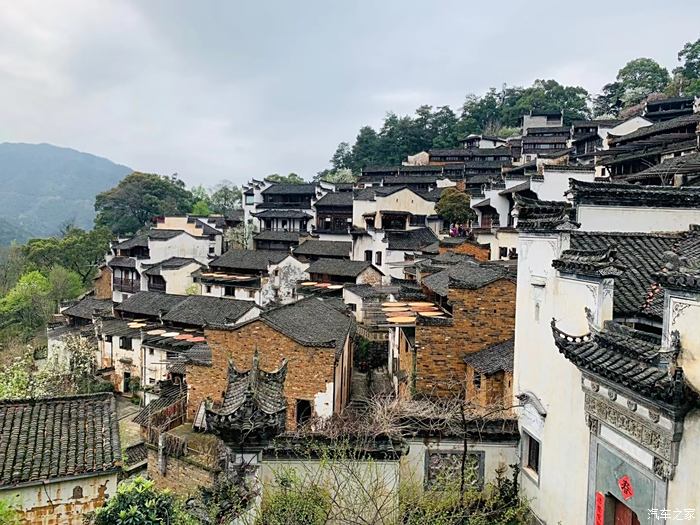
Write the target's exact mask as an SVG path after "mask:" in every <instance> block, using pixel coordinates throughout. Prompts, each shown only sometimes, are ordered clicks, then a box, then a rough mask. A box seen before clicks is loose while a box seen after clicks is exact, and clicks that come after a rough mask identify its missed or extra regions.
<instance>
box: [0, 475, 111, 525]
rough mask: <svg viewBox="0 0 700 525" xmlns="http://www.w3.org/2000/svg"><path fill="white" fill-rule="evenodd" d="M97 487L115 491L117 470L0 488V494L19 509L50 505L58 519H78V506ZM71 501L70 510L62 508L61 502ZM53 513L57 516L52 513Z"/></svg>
mask: <svg viewBox="0 0 700 525" xmlns="http://www.w3.org/2000/svg"><path fill="white" fill-rule="evenodd" d="M76 486H80V487H82V489H83V497H82V498H80V499H77V500H76V499H73V489H74V488H75V487H76ZM100 491H104V493H105V494H106V495H108V496H114V495H115V494H116V493H117V474H116V473H113V474H108V475H102V476H94V477H84V478H76V479H71V480H65V481H55V482H53V483H52V482H51V480H47V482H46V483H45V484H39V485H32V486H26V487H18V488H11V487H10V488H6V489H4V490H0V498H1V499H3V500H7V501H8V502H10V503H12V504H13V505H17V506H18V507H19V508H20V509H22V510H25V511H26V510H30V509H36V508H39V507H51V506H53V507H54V513H55V514H56V515H60V516H61V519H62V521H61V523H63V524H67V523H71V525H72V524H73V523H75V524H78V523H82V519H83V517H82V509H83V508H85V509H86V510H87V509H89V508H92V507H89V506H88V505H89V502H90V501H91V500H94V499H96V498H97V497H98V496H99V493H100ZM66 504H73V505H75V508H73V509H72V510H71V511H70V513H68V512H66V509H65V508H64V507H63V505H66ZM55 517H57V516H55Z"/></svg>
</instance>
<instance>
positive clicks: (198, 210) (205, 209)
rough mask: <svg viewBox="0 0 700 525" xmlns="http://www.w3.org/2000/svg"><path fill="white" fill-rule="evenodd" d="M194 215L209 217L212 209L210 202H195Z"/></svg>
mask: <svg viewBox="0 0 700 525" xmlns="http://www.w3.org/2000/svg"><path fill="white" fill-rule="evenodd" d="M191 213H192V215H197V216H199V217H208V216H209V215H211V210H210V209H209V204H207V201H203V200H200V201H197V202H195V203H194V206H192V212H191Z"/></svg>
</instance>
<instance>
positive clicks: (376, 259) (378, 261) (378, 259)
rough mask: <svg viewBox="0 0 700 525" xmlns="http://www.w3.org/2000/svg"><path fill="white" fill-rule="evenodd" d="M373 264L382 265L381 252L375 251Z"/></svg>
mask: <svg viewBox="0 0 700 525" xmlns="http://www.w3.org/2000/svg"><path fill="white" fill-rule="evenodd" d="M374 264H376V265H377V266H381V265H382V252H377V253H376V254H375V255H374Z"/></svg>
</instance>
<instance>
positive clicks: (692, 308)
mask: <svg viewBox="0 0 700 525" xmlns="http://www.w3.org/2000/svg"><path fill="white" fill-rule="evenodd" d="M665 306H666V311H665V314H664V336H665V337H664V341H665V342H666V344H668V342H669V338H670V334H671V333H672V332H674V331H678V333H679V335H680V343H681V354H680V359H679V364H680V366H682V367H683V374H684V375H685V379H686V381H688V383H690V386H691V387H692V388H693V389H694V390H695V391H696V392H700V337H698V335H699V334H700V297H698V296H695V297H683V296H678V295H676V294H675V293H673V292H667V297H666V302H665ZM683 439H684V440H685V436H684V437H683Z"/></svg>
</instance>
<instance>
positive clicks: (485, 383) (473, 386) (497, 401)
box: [466, 366, 513, 412]
mask: <svg viewBox="0 0 700 525" xmlns="http://www.w3.org/2000/svg"><path fill="white" fill-rule="evenodd" d="M475 376H478V377H479V380H478V382H477V381H475ZM466 387H467V390H466V396H467V401H470V402H472V403H473V404H474V405H476V406H478V407H483V408H484V409H485V410H488V409H491V408H493V407H510V406H512V404H513V372H504V371H501V372H496V373H494V374H488V375H487V374H482V373H480V372H477V371H476V370H474V368H473V367H471V366H467V367H466ZM509 412H512V410H509Z"/></svg>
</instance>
